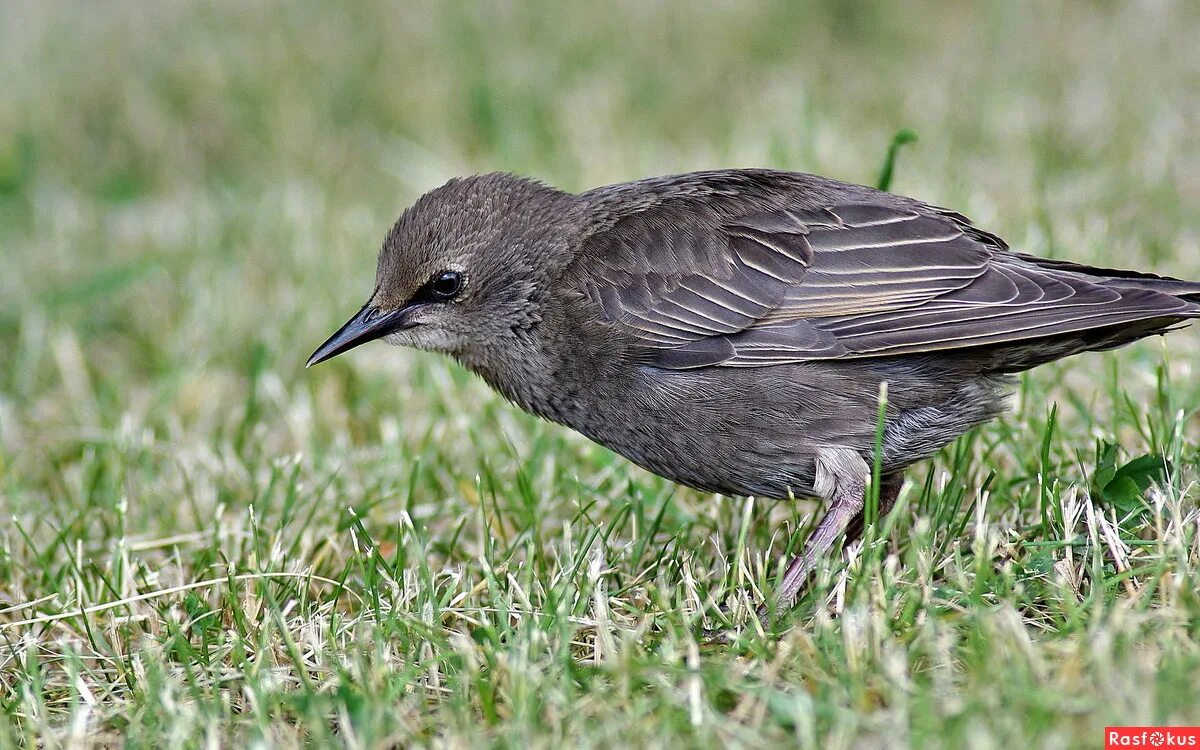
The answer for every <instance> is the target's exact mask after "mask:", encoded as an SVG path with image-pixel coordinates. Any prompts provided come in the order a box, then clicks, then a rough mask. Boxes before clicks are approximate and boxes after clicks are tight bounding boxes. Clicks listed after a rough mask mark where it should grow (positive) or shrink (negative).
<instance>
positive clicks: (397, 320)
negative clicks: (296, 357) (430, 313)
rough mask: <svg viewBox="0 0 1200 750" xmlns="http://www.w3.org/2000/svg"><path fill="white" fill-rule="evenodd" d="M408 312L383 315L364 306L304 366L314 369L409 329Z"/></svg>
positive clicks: (405, 309)
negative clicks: (379, 339) (387, 336)
mask: <svg viewBox="0 0 1200 750" xmlns="http://www.w3.org/2000/svg"><path fill="white" fill-rule="evenodd" d="M407 312H408V308H407V307H402V308H400V309H399V310H393V311H392V312H389V313H383V312H380V311H379V310H378V309H376V308H374V307H370V306H363V309H361V310H359V311H358V314H357V315H355V316H354V317H353V318H351V319H350V320H348V321H346V325H344V326H342V327H341V328H339V329H338V330H337V333H335V334H333V335H332V336H330V337H329V339H328V340H327V341H326V342H325V343H324V344H321V345H320V346H318V347H317V350H316V351H315V352H313V353H312V356H311V357H309V358H308V364H306V365H304V366H305V367H312V366H313V365H315V364H320V363H321V362H324V361H325V360H327V359H333V358H334V357H336V356H337V355H339V354H341V353H342V352H348V351H350V350H351V349H353V348H354V347H356V346H358V345H359V344H365V343H367V342H368V341H374V340H375V339H377V338H382V337H384V336H386V335H388V334H389V333H392V332H393V331H399V330H401V329H404V328H408V327H409V323H408V320H407V317H408V316H407Z"/></svg>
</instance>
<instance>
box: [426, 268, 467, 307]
mask: <svg viewBox="0 0 1200 750" xmlns="http://www.w3.org/2000/svg"><path fill="white" fill-rule="evenodd" d="M462 284H463V279H462V274H461V273H459V272H458V271H442V272H441V273H439V274H438V275H437V277H436V278H434V280H433V284H432V285H431V286H430V291H431V292H432V293H433V297H434V299H438V300H441V301H443V302H444V301H446V300H450V299H454V297H455V296H457V295H458V293H459V292H460V291H462Z"/></svg>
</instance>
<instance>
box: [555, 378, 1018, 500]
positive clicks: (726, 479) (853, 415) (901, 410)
mask: <svg viewBox="0 0 1200 750" xmlns="http://www.w3.org/2000/svg"><path fill="white" fill-rule="evenodd" d="M714 370H715V371H714ZM714 370H707V371H697V372H687V371H684V372H678V371H677V372H663V371H661V370H654V371H649V372H645V373H639V377H638V378H636V379H631V380H629V381H626V382H625V383H622V384H619V386H618V387H605V384H603V383H601V384H598V387H596V388H595V389H593V390H592V391H591V392H590V393H589V394H588V396H587V397H586V398H585V399H584V401H586V405H585V406H584V408H583V409H581V410H580V411H579V412H576V413H575V414H573V415H571V418H570V419H564V420H560V421H564V422H565V423H566V424H568V425H569V426H571V427H573V428H575V429H576V430H578V431H579V432H581V433H583V434H584V435H586V436H587V437H589V438H591V439H592V440H594V441H596V442H597V443H600V444H601V445H603V446H605V447H607V448H609V449H611V450H613V451H615V452H617V453H619V454H621V455H622V456H624V457H626V458H628V459H629V460H630V461H633V462H634V463H636V464H638V465H639V466H641V467H643V468H645V469H647V470H649V471H652V472H654V473H655V474H659V475H660V476H663V477H666V478H668V479H671V480H673V481H676V482H679V483H680V484H684V485H687V486H689V487H693V488H696V489H699V490H702V491H708V492H720V493H724V494H732V495H756V496H761V497H775V498H786V497H788V496H789V495H794V496H806V495H812V494H813V489H814V488H813V483H814V481H815V458H816V455H817V453H818V451H820V450H822V449H825V448H829V447H834V446H836V447H848V448H851V449H853V450H855V451H857V452H858V453H859V454H860V455H862V456H863V457H864V459H865V460H867V462H868V463H870V462H871V461H872V460H873V458H874V453H875V441H876V421H877V415H878V405H879V400H878V399H879V386H880V383H882V382H883V381H884V380H888V382H889V389H890V393H891V397H890V399H889V403H890V404H891V408H889V409H888V416H887V420H886V422H885V431H884V445H883V455H882V460H883V463H884V468H887V469H897V468H903V467H904V466H907V465H908V464H910V463H913V462H915V461H918V460H921V459H923V458H926V457H928V456H929V455H931V454H932V453H934V452H935V451H937V450H938V449H939V448H940V447H942V446H943V445H945V444H947V443H949V442H950V441H952V440H953V439H954V438H956V437H958V436H959V435H961V434H962V433H963V432H965V431H967V430H968V429H970V428H971V427H972V426H974V425H976V424H979V423H980V422H983V421H986V420H987V419H989V418H991V417H992V416H995V414H996V413H997V411H998V410H999V409H1000V406H1001V397H1000V389H999V388H998V387H997V385H996V383H994V382H992V381H991V380H988V379H986V378H964V379H960V380H958V381H955V382H946V381H943V382H942V384H941V385H942V386H943V387H940V388H932V389H931V388H930V387H929V382H930V381H929V379H928V378H926V377H924V376H922V377H921V378H920V383H919V384H920V388H918V387H917V385H918V384H917V383H916V382H912V383H910V382H908V380H907V379H906V375H907V373H906V372H905V371H903V370H897V371H895V372H891V371H888V370H886V368H885V369H884V371H883V372H879V371H878V368H875V369H872V368H860V367H853V368H847V367H846V366H845V365H841V366H838V367H830V366H828V365H817V366H812V367H809V366H804V365H801V366H794V367H771V368H753V369H751V368H746V369H734V368H727V369H715V368H714ZM848 375H853V376H854V377H848Z"/></svg>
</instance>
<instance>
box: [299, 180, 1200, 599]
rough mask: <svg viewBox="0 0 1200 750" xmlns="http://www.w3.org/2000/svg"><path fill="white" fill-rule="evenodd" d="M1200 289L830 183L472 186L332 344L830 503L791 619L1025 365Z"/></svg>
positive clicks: (427, 208) (627, 445)
mask: <svg viewBox="0 0 1200 750" xmlns="http://www.w3.org/2000/svg"><path fill="white" fill-rule="evenodd" d="M1198 301H1200V283H1193V282H1188V281H1181V280H1178V279H1172V278H1166V277H1162V276H1156V275H1154V274H1150V273H1139V272H1136V271H1119V270H1113V269H1107V268H1094V267H1091V266H1086V265H1079V264H1076V263H1070V262H1067V261H1059V260H1047V259H1043V258H1037V257H1034V256H1031V255H1025V254H1022V253H1016V252H1013V251H1011V250H1009V248H1008V246H1007V245H1006V244H1005V243H1004V241H1003V240H1001V239H1000V238H999V237H996V236H995V235H993V234H990V233H988V232H985V231H983V230H982V229H979V228H977V227H975V226H973V225H972V224H971V222H970V221H969V220H968V219H967V218H966V217H964V216H962V215H961V214H958V213H955V212H953V211H948V210H945V209H941V208H936V207H934V206H930V205H928V204H925V203H922V202H920V201H917V200H913V199H911V198H905V197H902V196H899V195H893V194H890V193H884V192H880V191H878V190H874V189H872V188H868V187H863V186H860V185H851V184H846V183H842V182H836V181H834V180H829V179H825V178H823V177H816V176H813V175H807V174H799V173H792V172H779V171H769V170H750V169H746V170H728V171H710V172H696V173H692V174H683V175H674V176H668V177H656V178H652V179H645V180H638V181H636V182H629V183H623V184H619V185H610V186H608V187H602V188H597V189H595V190H590V191H588V192H585V193H581V194H578V195H576V194H572V193H566V192H562V191H559V190H556V189H554V188H551V187H548V186H546V185H543V184H540V183H538V182H535V181H532V180H528V179H524V178H521V177H516V176H513V175H509V174H488V175H482V176H475V177H467V178H462V179H454V180H451V181H450V182H448V183H447V184H445V185H443V186H442V187H440V188H437V189H436V190H433V191H432V192H430V193H428V194H426V195H425V196H424V197H422V198H421V199H420V200H418V201H417V202H416V204H415V205H413V206H412V207H411V208H409V209H408V210H406V211H405V212H404V213H403V214H402V215H401V216H400V218H399V220H398V221H397V222H396V224H395V226H393V227H392V230H391V231H390V232H389V233H388V236H387V238H386V239H385V240H384V243H383V248H382V250H381V251H380V253H379V262H378V267H377V270H376V280H375V290H374V292H373V293H372V294H371V297H370V299H369V300H368V301H367V303H366V305H364V306H363V308H362V309H361V310H360V311H359V312H358V313H357V314H356V315H355V316H354V317H353V318H351V319H350V321H349V322H348V323H346V324H345V325H344V326H342V328H341V329H340V330H338V332H337V333H335V334H333V336H331V337H330V338H329V340H328V341H326V342H325V343H324V344H322V345H321V346H320V348H318V349H317V351H316V352H314V353H313V355H312V357H311V359H309V361H308V364H309V365H313V364H316V363H317V362H322V361H324V360H326V359H329V358H330V357H333V356H335V355H337V354H340V353H342V352H344V351H346V350H348V349H351V348H353V347H355V346H358V345H359V344H362V343H365V342H367V341H371V340H373V339H378V338H384V339H386V340H387V341H388V342H389V343H392V344H397V345H403V346H411V347H416V348H418V349H428V350H433V351H438V352H443V353H445V354H449V355H450V356H452V357H454V358H455V359H456V360H458V361H459V362H461V363H462V364H463V365H465V366H466V367H467V368H469V369H471V370H473V371H474V372H476V373H478V374H479V375H480V376H482V377H483V378H484V379H485V380H486V381H487V382H488V383H489V384H490V385H491V386H492V387H493V388H495V389H496V390H497V391H499V392H500V393H501V394H503V395H504V396H505V397H506V398H507V399H509V400H510V401H512V402H513V403H515V404H516V405H518V406H520V407H521V408H522V409H525V410H526V411H529V412H532V413H533V414H536V415H538V416H541V417H544V418H545V419H549V420H551V421H554V422H558V423H560V424H564V425H567V426H568V427H571V428H573V429H575V430H578V431H579V432H581V433H583V434H584V435H586V436H587V437H589V438H591V439H592V440H594V441H596V442H597V443H600V444H601V445H603V446H606V447H607V448H610V449H611V450H614V451H616V452H617V453H620V454H621V455H623V456H625V457H626V458H628V459H629V460H631V461H633V462H634V463H636V464H638V465H640V466H643V467H645V468H646V469H648V470H650V471H652V472H654V473H656V474H659V475H661V476H664V477H667V478H668V479H671V480H674V481H676V482H679V483H681V484H685V485H688V486H689V487H694V488H696V489H699V490H703V491H706V492H720V493H725V494H730V495H756V496H760V497H769V498H781V499H782V498H788V497H792V496H810V497H817V498H821V499H823V500H825V501H826V503H827V509H826V512H825V515H824V517H823V518H822V519H821V521H820V523H819V524H818V525H817V527H816V529H815V530H814V531H813V533H812V535H811V536H810V537H809V539H808V541H807V543H806V544H805V546H804V548H803V550H802V552H801V553H800V554H799V555H798V556H797V557H796V558H795V559H793V560H792V561H791V562H790V564H789V565H788V567H787V569H786V572H785V573H784V577H783V580H782V582H781V583H780V585H779V589H778V591H777V593H776V603H777V605H778V606H780V607H790V606H791V605H792V604H793V603H794V601H795V599H796V597H797V594H798V593H799V592H800V591H801V589H802V587H803V586H804V584H805V583H806V581H807V579H808V577H809V575H810V574H811V573H812V572H813V569H814V567H815V565H816V563H817V561H818V560H819V559H820V558H821V556H822V555H824V554H825V553H826V552H827V551H828V550H829V548H830V546H831V545H832V544H833V542H834V541H835V540H836V539H837V537H838V536H839V535H841V534H843V533H847V532H848V534H849V535H851V536H855V535H857V534H859V533H861V531H862V526H863V521H864V519H863V513H864V504H865V495H866V488H867V484H868V477H869V475H870V473H871V472H870V469H869V467H870V466H871V465H872V463H873V461H874V460H875V454H876V429H877V421H878V420H877V415H878V411H879V396H880V391H881V386H882V385H883V384H885V383H886V387H887V395H888V398H887V401H886V412H885V419H884V424H883V427H882V433H883V441H882V450H881V451H880V456H879V462H880V466H881V476H882V481H881V483H880V492H879V513H880V516H882V514H883V513H886V512H887V510H888V509H889V508H890V507H891V505H892V504H893V503H894V501H895V499H896V496H897V494H898V492H899V489H900V484H901V475H902V472H903V471H904V469H905V467H907V466H908V465H910V464H912V463H913V462H915V461H920V460H921V459H924V458H927V457H929V456H930V455H931V454H933V453H934V452H935V451H937V450H938V449H939V448H941V447H942V446H944V445H946V444H947V443H949V442H950V441H952V440H954V439H955V438H957V437H958V436H959V435H962V434H963V433H964V432H966V431H967V430H969V429H970V428H972V427H974V426H976V425H978V424H980V423H982V422H985V421H987V420H989V419H991V418H992V417H995V416H996V415H997V414H998V413H1000V412H1001V411H1002V409H1003V407H1004V400H1005V393H1006V391H1007V390H1008V388H1009V387H1010V386H1011V385H1012V383H1013V374H1014V373H1018V372H1021V371H1022V370H1027V369H1029V368H1031V367H1035V366H1037V365H1040V364H1043V363H1045V362H1050V361H1052V360H1056V359H1059V358H1061V357H1066V356H1068V355H1071V354H1076V353H1079V352H1085V351H1097V350H1102V349H1111V348H1113V347H1117V346H1122V345H1124V344H1127V343H1130V342H1132V341H1135V340H1137V339H1140V338H1142V337H1144V336H1149V335H1151V334H1156V333H1164V332H1166V331H1168V330H1170V329H1171V328H1172V327H1173V326H1175V325H1177V324H1179V323H1181V322H1183V321H1186V320H1189V319H1191V318H1196V317H1200V304H1198Z"/></svg>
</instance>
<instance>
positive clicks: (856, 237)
mask: <svg viewBox="0 0 1200 750" xmlns="http://www.w3.org/2000/svg"><path fill="white" fill-rule="evenodd" d="M698 218H703V217H698ZM587 243H588V245H589V247H588V250H587V253H586V256H587V258H588V270H587V273H586V276H585V281H584V288H585V290H586V291H587V293H588V294H589V295H591V296H592V297H593V299H594V300H595V301H596V302H597V303H598V304H599V306H600V309H601V310H602V312H603V314H604V316H605V317H606V318H607V319H608V320H610V321H612V322H613V323H614V324H617V325H620V326H622V327H624V328H626V330H627V331H628V332H629V333H630V334H631V335H632V336H633V338H634V339H635V341H636V342H637V343H636V346H637V348H638V349H639V353H640V354H641V355H642V356H643V357H644V358H645V359H646V361H648V362H649V363H652V364H654V365H656V366H659V367H663V368H671V369H685V368H695V367H710V366H725V367H753V366H766V365H774V364H785V363H791V362H802V361H809V360H818V359H835V358H851V357H878V356H890V355H901V354H913V353H920V352H932V351H942V350H950V349H958V348H965V347H972V346H980V345H984V344H990V345H997V344H1005V343H1009V342H1017V341H1023V340H1029V339H1037V338H1043V337H1050V336H1056V335H1064V334H1070V333H1074V332H1079V331H1083V330H1087V329H1093V328H1102V327H1108V326H1117V325H1121V324H1124V323H1131V322H1134V321H1142V320H1148V319H1157V318H1171V317H1173V316H1174V317H1191V316H1192V315H1194V314H1195V311H1196V309H1197V307H1196V305H1195V304H1194V303H1192V302H1188V301H1186V300H1183V299H1180V298H1178V297H1174V296H1172V295H1171V294H1169V293H1164V292H1162V291H1159V290H1156V289H1154V288H1136V287H1134V286H1132V285H1131V286H1121V285H1119V284H1116V283H1106V282H1110V281H1111V282H1116V281H1119V280H1117V279H1105V278H1103V277H1095V276H1089V275H1088V274H1086V273H1080V272H1077V271H1076V270H1072V269H1078V268H1082V267H1079V266H1070V265H1069V264H1067V265H1065V266H1062V267H1056V266H1055V265H1053V264H1049V265H1038V263H1037V262H1035V259H1032V258H1028V257H1027V256H1019V255H1016V254H1014V253H1011V252H1009V251H1008V249H1007V248H1006V247H1005V246H1004V244H1003V243H1002V242H1001V241H1000V240H998V239H997V238H995V237H993V236H991V235H989V234H987V233H985V232H982V231H980V230H978V229H976V228H974V227H972V226H971V225H970V223H969V222H967V220H966V219H965V218H963V217H961V216H959V215H957V214H953V213H949V212H943V211H939V210H937V209H933V208H928V207H924V206H920V205H915V206H912V207H907V206H893V205H884V204H882V203H843V204H834V205H831V206H829V207H828V208H823V209H820V210H813V209H804V208H800V207H788V206H784V207H778V208H770V209H767V210H753V211H748V212H746V213H744V214H738V215H733V216H732V217H731V218H730V217H728V216H725V217H722V218H720V220H719V221H704V220H697V221H694V222H692V221H687V220H684V218H683V217H681V216H680V215H678V214H672V213H671V211H670V208H669V207H664V208H657V209H649V210H647V211H644V212H641V213H636V214H632V215H630V216H628V217H625V218H623V219H622V220H620V221H619V222H616V223H615V224H614V225H613V226H612V227H610V228H609V229H607V230H606V231H603V232H600V233H598V234H596V235H594V236H592V237H591V238H589V239H588V240H587ZM1093 270H1094V269H1093ZM1149 286H1151V287H1152V286H1153V284H1151V285H1149Z"/></svg>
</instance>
